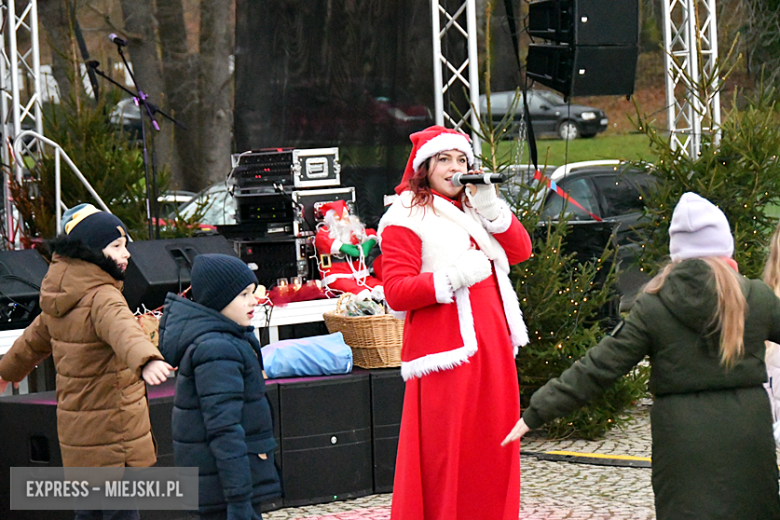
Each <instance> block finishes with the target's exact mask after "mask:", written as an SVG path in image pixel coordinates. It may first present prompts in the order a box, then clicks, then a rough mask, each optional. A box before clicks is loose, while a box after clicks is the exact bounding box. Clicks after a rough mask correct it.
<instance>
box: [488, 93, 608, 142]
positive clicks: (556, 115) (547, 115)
mask: <svg viewBox="0 0 780 520" xmlns="http://www.w3.org/2000/svg"><path fill="white" fill-rule="evenodd" d="M515 95H517V96H518V100H517V102H516V103H514V105H513V101H514V99H515ZM512 107H514V117H513V118H512V123H511V124H510V126H509V128H507V134H509V135H512V134H516V133H517V126H518V125H519V124H520V122H521V121H522V119H523V99H522V93H517V94H516V93H515V91H514V90H510V91H506V92H493V93H491V94H490V110H491V113H492V115H493V123H494V124H497V123H499V122H500V121H501V120H502V119H503V117H504V116H505V115H506V114H507V112H508V111H509V110H510V108H512ZM479 109H480V112H481V113H482V114H483V116H485V115H486V114H487V97H486V95H485V94H483V95H481V96H480V97H479ZM528 111H529V113H530V115H531V124H533V126H534V133H535V134H536V135H552V136H558V137H560V138H561V139H576V138H578V137H593V136H594V135H596V134H598V133H600V132H603V131H604V130H606V129H607V125H608V123H609V119H608V118H607V115H606V114H605V113H604V111H603V110H601V109H599V108H593V107H586V106H584V105H573V104H568V103H567V102H566V101H564V99H563V98H562V97H561V96H560V95H558V94H556V93H555V92H552V91H549V90H538V89H529V90H528Z"/></svg>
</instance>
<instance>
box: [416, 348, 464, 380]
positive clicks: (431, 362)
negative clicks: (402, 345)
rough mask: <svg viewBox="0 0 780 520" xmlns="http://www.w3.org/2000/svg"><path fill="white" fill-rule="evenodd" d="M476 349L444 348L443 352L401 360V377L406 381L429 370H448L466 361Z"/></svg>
mask: <svg viewBox="0 0 780 520" xmlns="http://www.w3.org/2000/svg"><path fill="white" fill-rule="evenodd" d="M476 351H477V350H476V349H474V351H473V352H471V351H470V350H469V348H468V347H460V348H456V349H454V350H446V351H444V352H437V353H436V354H428V355H427V356H423V357H421V358H417V359H414V360H412V361H403V362H401V377H402V378H403V380H404V381H408V380H409V379H412V378H414V377H422V376H424V375H426V374H430V373H431V372H439V371H441V370H449V369H451V368H455V367H456V366H458V365H461V364H463V363H465V362H468V360H469V358H470V357H471V356H473V355H474V354H475V353H476Z"/></svg>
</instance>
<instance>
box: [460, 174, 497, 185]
mask: <svg viewBox="0 0 780 520" xmlns="http://www.w3.org/2000/svg"><path fill="white" fill-rule="evenodd" d="M451 180H452V184H453V185H455V186H464V185H466V184H501V183H502V182H504V181H505V180H506V177H504V175H503V174H501V173H456V174H455V175H453V176H452V179H451Z"/></svg>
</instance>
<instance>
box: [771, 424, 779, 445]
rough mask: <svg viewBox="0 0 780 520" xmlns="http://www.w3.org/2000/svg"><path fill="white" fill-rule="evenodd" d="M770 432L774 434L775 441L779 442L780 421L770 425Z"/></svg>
mask: <svg viewBox="0 0 780 520" xmlns="http://www.w3.org/2000/svg"><path fill="white" fill-rule="evenodd" d="M772 432H773V433H774V434H775V442H776V443H777V444H780V421H777V422H776V423H775V424H773V425H772Z"/></svg>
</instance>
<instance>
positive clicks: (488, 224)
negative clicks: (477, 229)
mask: <svg viewBox="0 0 780 520" xmlns="http://www.w3.org/2000/svg"><path fill="white" fill-rule="evenodd" d="M496 205H497V206H498V207H499V208H500V213H499V215H498V218H497V219H496V220H492V221H491V220H488V219H486V218H485V217H483V216H482V215H479V213H477V214H478V215H479V218H480V220H482V225H483V226H484V227H485V229H486V230H487V231H488V233H491V234H493V235H496V234H499V233H504V232H505V231H506V230H507V229H509V226H511V225H512V210H511V209H509V206H508V205H507V203H506V202H505V201H503V200H499V201H497V202H496Z"/></svg>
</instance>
